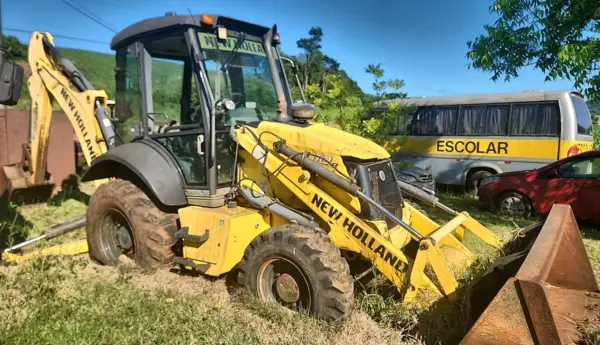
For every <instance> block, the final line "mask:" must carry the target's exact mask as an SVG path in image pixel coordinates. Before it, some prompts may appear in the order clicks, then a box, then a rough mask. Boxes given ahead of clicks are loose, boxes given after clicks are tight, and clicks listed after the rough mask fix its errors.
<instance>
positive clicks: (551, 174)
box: [542, 168, 560, 178]
mask: <svg viewBox="0 0 600 345" xmlns="http://www.w3.org/2000/svg"><path fill="white" fill-rule="evenodd" d="M559 176H560V173H559V172H558V168H553V169H550V170H548V171H546V173H545V174H543V176H542V177H543V178H556V177H559Z"/></svg>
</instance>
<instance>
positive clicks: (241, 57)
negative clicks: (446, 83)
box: [198, 32, 277, 125]
mask: <svg viewBox="0 0 600 345" xmlns="http://www.w3.org/2000/svg"><path fill="white" fill-rule="evenodd" d="M236 36H237V37H232V36H231V33H230V36H229V37H228V38H227V40H217V37H216V35H215V34H210V33H205V32H200V33H198V38H199V40H200V46H201V47H202V49H203V50H204V52H205V54H206V59H205V61H204V63H205V66H206V70H207V73H208V78H209V81H210V86H211V89H212V92H213V95H214V96H215V101H220V100H223V99H230V100H232V101H233V102H234V103H235V109H234V110H230V111H228V112H227V114H226V115H225V123H226V124H227V125H233V124H234V123H236V122H237V123H240V122H254V121H262V120H273V119H275V118H276V117H277V95H276V93H275V86H274V84H273V76H272V74H271V69H270V68H269V61H268V59H267V56H266V54H265V50H264V48H263V45H262V43H261V42H257V41H252V40H250V39H249V38H246V37H245V35H244V34H238V35H236ZM217 42H218V43H217ZM217 44H218V46H217Z"/></svg>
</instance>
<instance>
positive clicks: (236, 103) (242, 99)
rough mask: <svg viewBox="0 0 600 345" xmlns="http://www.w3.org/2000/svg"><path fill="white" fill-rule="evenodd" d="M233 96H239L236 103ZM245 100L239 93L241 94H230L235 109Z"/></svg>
mask: <svg viewBox="0 0 600 345" xmlns="http://www.w3.org/2000/svg"><path fill="white" fill-rule="evenodd" d="M234 95H235V96H239V98H238V100H237V101H236V97H234ZM245 99H246V96H245V95H244V94H243V93H241V92H232V93H231V100H232V101H233V102H234V103H235V107H236V108H238V107H240V106H241V103H242V102H243V101H244V100H245Z"/></svg>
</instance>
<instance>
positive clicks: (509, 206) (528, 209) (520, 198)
mask: <svg viewBox="0 0 600 345" xmlns="http://www.w3.org/2000/svg"><path fill="white" fill-rule="evenodd" d="M496 204H497V205H496V206H497V208H498V210H499V211H500V214H502V215H505V216H509V217H525V218H527V217H529V216H531V213H532V206H531V202H530V201H529V198H528V197H527V196H525V195H523V194H521V193H518V192H506V193H504V194H502V195H500V197H499V198H498V200H497V202H496Z"/></svg>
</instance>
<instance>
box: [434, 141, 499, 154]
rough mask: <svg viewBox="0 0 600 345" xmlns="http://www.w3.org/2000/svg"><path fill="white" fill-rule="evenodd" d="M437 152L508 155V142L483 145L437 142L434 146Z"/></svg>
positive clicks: (479, 143) (466, 142)
mask: <svg viewBox="0 0 600 345" xmlns="http://www.w3.org/2000/svg"><path fill="white" fill-rule="evenodd" d="M436 149H437V152H448V153H480V154H498V155H507V154H508V142H506V141H491V142H489V143H483V142H478V141H462V140H458V141H447V140H439V141H438V142H437V144H436Z"/></svg>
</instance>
